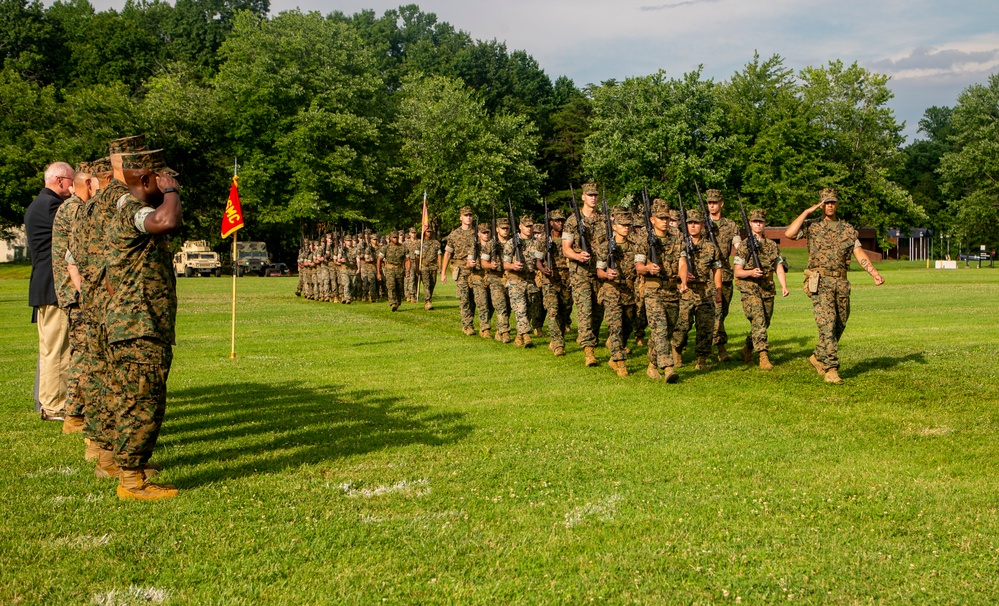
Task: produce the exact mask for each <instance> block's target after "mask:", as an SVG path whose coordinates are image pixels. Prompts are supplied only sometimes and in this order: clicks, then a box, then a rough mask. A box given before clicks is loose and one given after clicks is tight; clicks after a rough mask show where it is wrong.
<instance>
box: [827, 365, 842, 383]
mask: <svg viewBox="0 0 999 606" xmlns="http://www.w3.org/2000/svg"><path fill="white" fill-rule="evenodd" d="M842 382H843V379H841V378H839V372H838V371H837V370H836V369H835V368H830V369H829V370H827V371H826V383H836V384H837V385H838V384H840V383H842Z"/></svg>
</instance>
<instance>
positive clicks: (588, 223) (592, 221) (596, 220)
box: [562, 212, 606, 276]
mask: <svg viewBox="0 0 999 606" xmlns="http://www.w3.org/2000/svg"><path fill="white" fill-rule="evenodd" d="M579 216H580V217H582V218H583V229H584V233H585V235H586V243H587V245H589V247H590V254H591V256H590V260H589V262H587V263H580V262H578V261H573V260H571V259H567V260H566V261H568V262H569V271H570V272H575V271H582V272H585V273H588V274H592V275H594V276H595V275H596V274H597V258H596V253H595V251H596V248H597V246H599V244H600V239H601V238H600V234H602V233H603V230H604V225H605V223H606V222H605V221H604V216H603V215H602V214H600V213H598V212H594V213H593V214H592V215H591V216H589V217H587V216H586V215H584V214H583V213H579ZM578 226H579V222H578V221H576V215H575V214H572V215H569V218H568V219H567V220H566V222H565V227H564V228H563V229H562V241H563V242H569V243H570V245H571V246H572V250H574V251H576V252H582V250H583V249H582V247H581V246H580V238H579V229H578Z"/></svg>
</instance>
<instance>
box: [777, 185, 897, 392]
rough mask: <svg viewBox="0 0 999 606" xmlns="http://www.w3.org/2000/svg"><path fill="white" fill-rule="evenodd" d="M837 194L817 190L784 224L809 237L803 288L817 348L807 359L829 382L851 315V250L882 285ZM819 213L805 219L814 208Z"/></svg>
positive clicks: (834, 378)
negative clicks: (815, 196)
mask: <svg viewBox="0 0 999 606" xmlns="http://www.w3.org/2000/svg"><path fill="white" fill-rule="evenodd" d="M838 207H839V196H838V194H837V193H836V190H835V189H831V188H826V189H823V190H822V191H821V192H820V193H819V203H818V204H816V205H815V206H812V207H810V208H808V209H806V210H805V211H804V212H802V213H801V214H800V215H799V216H798V218H797V219H795V220H794V221H792V222H791V224H790V225H788V227H787V230H785V232H784V235H785V236H787V237H788V238H791V239H792V240H800V239H801V238H807V239H808V267H807V268H806V269H805V285H804V288H805V293H806V294H807V295H808V296H809V297H810V298H811V299H812V312H813V314H814V316H815V324H816V326H817V327H818V329H819V340H818V344H817V345H816V346H815V352H814V353H813V354H812V356H811V357H810V358H809V360H808V361H809V362H810V363H811V365H812V367H813V368H814V369H815V370H816V372H818V373H819V374H820V375H823V376H824V377H825V380H826V382H827V383H842V382H843V380H842V379H841V378H840V376H839V355H838V354H839V340H840V337H842V336H843V331H844V330H845V329H846V321H847V320H848V319H849V317H850V281H849V280H847V270H848V269H849V268H850V255H851V253H852V254H853V256H854V257H856V259H857V262H858V263H859V264H860V266H861V267H862V268H863V269H864V271H866V272H867V273H869V274H870V275H871V277H873V278H874V284H875V285H876V286H880V285H882V284H884V281H885V280H884V278H882V277H881V274H879V273H878V270H877V269H875V267H874V265H873V264H872V263H871V259H870V258H869V257H868V256H867V253H866V252H864V249H863V248H861V246H860V240H859V239H858V234H857V230H856V229H855V228H854V227H853V226H852V225H850V224H849V223H847V222H846V221H841V220H840V219H839V217H838V216H837V214H836V210H837V208H838ZM820 208H821V209H822V214H823V216H822V218H821V219H813V220H809V221H806V219H808V216H809V215H811V214H812V213H813V212H815V211H816V210H819V209H820Z"/></svg>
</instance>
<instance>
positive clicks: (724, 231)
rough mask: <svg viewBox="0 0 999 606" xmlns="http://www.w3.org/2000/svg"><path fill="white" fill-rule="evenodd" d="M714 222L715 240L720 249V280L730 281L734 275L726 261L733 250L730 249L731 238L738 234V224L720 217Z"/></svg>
mask: <svg viewBox="0 0 999 606" xmlns="http://www.w3.org/2000/svg"><path fill="white" fill-rule="evenodd" d="M714 224H715V240H717V241H718V248H720V249H721V251H720V252H721V258H720V260H721V264H722V266H721V267H722V281H723V282H731V281H732V279H733V278H734V277H735V273H734V272H733V271H732V265H731V264H730V263H729V262H728V259H729V257H731V256H732V253H734V252H735V251H734V250H732V240H734V239H735V237H736V236H738V235H739V225H738V224H737V223H736V222H735V221H733V220H731V219H726V218H725V217H722V218H721V219H718V220H717V221H715V222H714Z"/></svg>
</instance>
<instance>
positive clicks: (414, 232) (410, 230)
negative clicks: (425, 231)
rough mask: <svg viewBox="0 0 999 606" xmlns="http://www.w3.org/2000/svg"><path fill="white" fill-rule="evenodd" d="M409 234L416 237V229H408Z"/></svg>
mask: <svg viewBox="0 0 999 606" xmlns="http://www.w3.org/2000/svg"><path fill="white" fill-rule="evenodd" d="M409 233H411V234H413V235H416V228H415V227H410V228H409Z"/></svg>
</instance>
